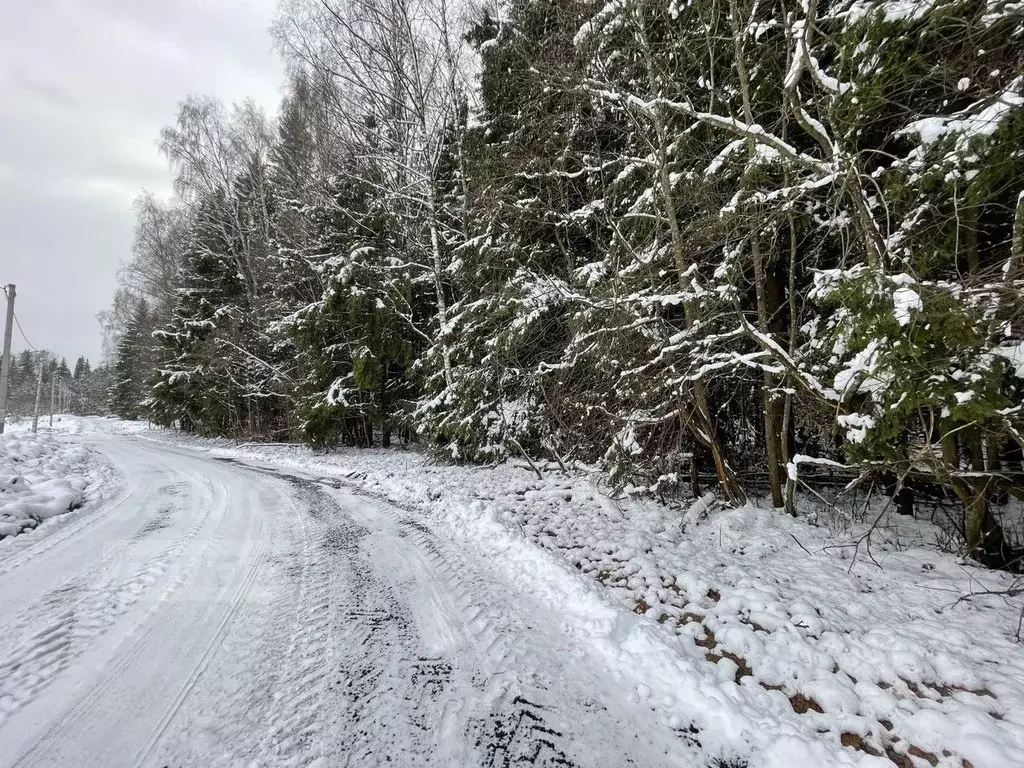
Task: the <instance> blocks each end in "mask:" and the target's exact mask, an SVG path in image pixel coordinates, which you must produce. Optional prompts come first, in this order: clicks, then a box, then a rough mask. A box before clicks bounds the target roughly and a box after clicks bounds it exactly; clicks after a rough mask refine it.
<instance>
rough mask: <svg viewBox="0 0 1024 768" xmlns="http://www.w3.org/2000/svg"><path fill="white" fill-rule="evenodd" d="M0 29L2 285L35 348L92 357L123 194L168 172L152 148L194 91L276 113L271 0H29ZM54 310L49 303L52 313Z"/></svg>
mask: <svg viewBox="0 0 1024 768" xmlns="http://www.w3.org/2000/svg"><path fill="white" fill-rule="evenodd" d="M8 5H9V6H10V7H5V9H4V23H3V24H2V25H0V93H2V94H3V98H2V99H0V281H2V282H8V281H14V282H17V283H19V285H18V296H19V299H18V310H19V315H20V317H21V319H22V322H23V323H24V325H25V330H26V332H28V333H29V335H30V337H31V338H32V341H33V342H34V343H35V344H37V345H42V346H47V347H51V348H53V349H55V350H56V351H57V352H59V353H60V354H64V355H67V356H73V355H78V354H82V353H86V354H90V355H91V356H93V357H96V356H98V352H99V329H98V325H97V324H96V323H95V321H94V319H93V316H94V315H95V313H96V312H98V311H100V310H102V309H104V308H105V307H106V305H107V304H108V302H109V300H110V297H111V294H112V292H113V288H114V278H115V275H116V271H117V267H118V264H119V263H120V262H121V261H122V260H123V259H125V258H127V257H128V255H129V249H130V247H131V239H132V226H133V216H132V208H131V202H132V199H133V198H134V196H135V195H136V194H137V193H138V192H139V191H141V189H142V188H143V187H145V188H147V189H150V190H151V191H153V192H155V193H157V194H165V193H166V191H167V190H169V188H170V183H171V178H170V174H169V172H168V171H167V169H166V164H165V163H164V161H163V158H161V157H160V155H159V153H158V151H157V148H156V138H157V135H158V133H159V130H160V128H161V127H162V126H164V125H166V124H168V123H171V122H173V121H174V119H175V117H176V114H177V105H178V103H179V102H181V101H182V100H183V99H185V97H186V96H188V95H190V94H193V93H203V94H211V95H213V96H216V97H218V98H221V99H223V100H225V101H228V102H230V101H241V100H242V99H244V98H247V97H252V98H254V99H255V100H256V101H257V102H258V103H260V104H261V105H263V106H264V107H266V108H267V109H268V111H273V109H274V108H275V107H276V105H277V101H278V97H279V89H280V85H281V81H282V78H283V76H282V67H281V66H280V64H279V62H278V61H277V60H276V58H275V57H274V55H273V54H272V53H271V40H270V36H269V35H268V34H267V31H266V30H267V28H268V27H269V25H270V23H271V21H272V19H273V15H274V9H275V0H259V1H256V0H215V1H213V2H210V0H174V2H167V3H159V2H150V1H149V0H88V2H82V1H81V0H36V1H35V2H31V3H10V4H8ZM54 307H59V308H60V311H59V312H55V311H53V308H54Z"/></svg>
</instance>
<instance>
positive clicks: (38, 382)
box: [32, 352, 46, 432]
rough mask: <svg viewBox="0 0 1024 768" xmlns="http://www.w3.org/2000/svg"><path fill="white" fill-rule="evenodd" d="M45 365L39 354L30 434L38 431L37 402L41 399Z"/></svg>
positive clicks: (44, 358)
mask: <svg viewBox="0 0 1024 768" xmlns="http://www.w3.org/2000/svg"><path fill="white" fill-rule="evenodd" d="M44 365H46V357H45V356H44V354H43V353H42V352H40V353H39V377H38V378H37V379H36V405H35V408H33V409H32V432H38V431H39V401H40V400H42V399H43V366H44Z"/></svg>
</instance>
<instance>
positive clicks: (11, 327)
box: [0, 283, 16, 434]
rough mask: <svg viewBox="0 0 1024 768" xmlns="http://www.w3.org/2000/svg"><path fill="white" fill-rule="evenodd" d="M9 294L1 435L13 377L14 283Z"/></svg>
mask: <svg viewBox="0 0 1024 768" xmlns="http://www.w3.org/2000/svg"><path fill="white" fill-rule="evenodd" d="M4 293H6V294H7V324H6V325H5V326H4V358H3V364H2V365H0V434H3V431H4V423H5V422H6V421H7V383H8V380H9V379H10V377H11V335H12V334H13V333H14V296H15V293H16V291H15V290H14V283H10V284H8V286H7V288H6V289H4Z"/></svg>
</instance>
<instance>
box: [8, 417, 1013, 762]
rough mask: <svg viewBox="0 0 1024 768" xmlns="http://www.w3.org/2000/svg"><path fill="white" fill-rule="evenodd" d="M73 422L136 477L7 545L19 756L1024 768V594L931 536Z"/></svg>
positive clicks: (898, 523) (574, 477)
mask: <svg viewBox="0 0 1024 768" xmlns="http://www.w3.org/2000/svg"><path fill="white" fill-rule="evenodd" d="M65 430H66V431H68V432H71V433H75V432H80V433H81V434H79V435H77V436H76V437H75V438H74V439H75V440H79V441H82V443H83V444H86V445H90V446H93V447H95V448H96V449H97V450H99V451H100V452H102V453H103V454H105V455H106V456H107V457H109V458H110V460H111V461H112V462H113V464H114V465H115V466H116V467H117V469H118V471H119V472H120V474H121V476H123V478H124V483H126V487H125V488H124V489H123V493H121V494H120V495H118V496H116V497H111V499H110V501H109V502H108V503H106V504H103V505H91V504H87V505H86V508H85V509H84V510H82V511H88V510H90V509H91V510H92V511H91V512H90V515H89V516H88V517H87V518H86V519H83V522H81V523H75V524H74V525H73V526H67V527H66V528H64V529H61V530H60V531H59V533H58V534H57V535H47V534H46V529H47V528H48V527H49V526H50V525H51V524H52V522H54V521H51V523H47V524H45V525H42V526H40V527H39V529H38V530H36V531H33V532H31V533H29V534H27V535H24V536H19V537H15V538H14V539H13V541H19V540H24V541H26V542H30V543H31V542H34V543H32V546H29V547H27V548H25V547H22V548H19V549H18V550H17V551H16V552H13V554H12V553H9V552H6V551H5V550H4V545H5V544H8V543H9V542H10V541H12V540H8V541H4V542H0V657H2V658H0V766H3V765H13V764H17V765H71V764H73V765H81V766H86V765H123V764H130V765H153V766H157V765H175V766H199V765H202V766H254V765H256V766H260V765H265V766H278V765H303V766H305V765H351V766H368V765H382V764H385V763H387V764H391V765H409V766H413V765H415V766H420V765H435V766H515V765H538V766H555V765H561V766H565V765H570V766H578V767H579V768H589V767H590V766H596V765H602V766H609V768H610V767H612V766H628V765H633V766H661V765H665V766H694V767H695V768H704V767H705V766H751V767H754V766H757V767H761V766H765V767H766V768H767V767H768V766H779V768H782V767H783V766H785V768H799V767H802V766H807V767H808V768H811V767H813V768H820V767H822V766H853V765H861V766H885V765H889V766H891V765H893V764H896V765H899V766H921V767H922V768H923V767H924V766H928V765H941V766H955V767H956V768H963V767H964V766H973V768H984V767H990V768H1004V767H1006V768H1009V767H1010V766H1018V765H1024V645H1022V644H1019V643H1017V642H1016V638H1015V633H1016V631H1017V624H1018V617H1019V615H1020V610H1021V598H1020V597H1019V596H1015V597H1011V596H1008V595H1001V594H986V593H997V592H1002V591H1005V590H1008V589H1015V588H1016V583H1015V582H1014V581H1013V580H1012V578H1011V577H1009V576H1007V575H1005V574H998V573H992V572H988V571H984V570H981V569H978V568H975V567H973V566H972V565H970V564H968V563H964V562H961V561H959V560H958V559H956V558H955V557H953V556H952V555H948V554H943V553H941V552H940V551H938V549H937V548H936V547H935V546H934V545H933V538H934V537H935V536H937V535H939V532H938V531H936V530H935V529H932V528H931V527H930V525H928V524H925V523H922V522H919V521H910V522H907V521H906V520H899V519H896V520H891V521H890V520H885V521H883V522H884V523H885V525H884V526H883V527H882V528H881V529H880V530H877V531H876V532H875V535H874V536H873V538H872V546H871V554H870V556H869V555H868V554H867V552H866V547H865V545H864V543H863V542H862V543H861V546H860V547H859V550H858V551H857V552H856V553H855V551H854V549H855V548H854V546H853V545H854V543H855V542H856V541H857V540H858V537H859V536H860V534H861V533H862V532H863V529H862V528H860V527H858V526H853V527H851V528H848V529H846V530H844V531H842V532H840V531H838V530H837V529H836V528H834V527H830V526H827V525H822V526H820V527H815V526H812V525H810V524H809V523H807V522H806V521H795V520H792V519H790V518H788V517H785V516H784V515H781V514H778V513H774V512H771V511H768V510H764V509H758V508H756V507H746V508H743V509H738V510H721V509H717V510H710V511H709V512H708V513H707V514H702V513H701V510H700V506H699V505H696V506H694V507H693V508H692V509H691V511H690V512H689V513H687V514H683V512H685V510H673V509H670V508H668V507H666V506H663V505H661V504H658V503H655V502H653V501H651V500H649V499H640V498H633V497H626V498H615V497H613V496H612V495H610V494H609V493H608V491H607V489H606V488H604V487H602V485H601V484H600V483H598V482H596V480H595V479H594V478H593V477H589V476H587V475H584V474H578V473H577V474H566V473H561V472H559V471H557V470H556V469H555V468H552V467H546V468H544V478H543V479H538V478H537V477H536V475H535V474H533V472H532V471H531V470H530V469H529V468H522V467H518V466H515V465H504V466H499V467H494V468H473V467H453V466H448V465H442V464H434V463H432V462H430V461H429V460H427V459H426V458H425V457H424V456H422V455H421V454H419V453H416V452H413V451H401V450H390V451H365V450H363V451H359V450H350V451H341V452H337V453H333V454H328V455H315V454H313V453H311V452H310V451H308V450H306V449H304V448H301V447H296V446H280V445H241V446H238V445H233V444H230V443H228V442H226V441H204V440H198V439H194V438H188V437H184V436H181V435H178V434H177V433H174V432H169V431H162V430H148V429H146V427H145V425H138V424H125V423H119V422H111V421H107V420H88V421H82V422H80V423H78V424H77V425H76V424H69V425H67V426H66V427H65ZM65 439H71V438H65ZM104 485H105V486H107V487H109V488H117V487H119V486H118V484H117V482H115V481H113V480H110V481H109V482H107V483H105V484H104ZM82 511H80V512H76V513H72V515H67V516H64V517H67V518H70V517H72V516H73V515H78V514H80V513H81V512H82ZM86 520H87V522H88V524H86ZM855 554H856V556H855ZM964 596H970V597H968V599H964V600H961V599H960V598H961V597H964Z"/></svg>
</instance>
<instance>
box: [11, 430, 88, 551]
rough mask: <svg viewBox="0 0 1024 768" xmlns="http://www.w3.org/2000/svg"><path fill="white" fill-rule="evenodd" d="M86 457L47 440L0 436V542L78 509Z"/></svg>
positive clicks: (82, 495)
mask: <svg viewBox="0 0 1024 768" xmlns="http://www.w3.org/2000/svg"><path fill="white" fill-rule="evenodd" d="M88 462H89V451H88V449H86V448H83V447H82V446H81V445H73V444H68V443H62V442H59V441H58V440H56V439H55V438H54V437H53V436H52V435H48V434H33V433H31V432H19V431H15V432H5V433H4V434H0V539H3V538H5V537H7V536H15V535H17V534H19V533H23V532H24V531H27V530H30V529H33V528H35V527H36V526H37V525H39V524H40V523H41V522H42V521H44V520H48V519H49V518H51V517H55V516H57V515H61V514H64V513H65V512H69V511H71V510H73V509H76V508H77V507H79V506H80V505H81V504H82V503H83V501H84V499H85V490H86V487H87V485H88V479H87V468H88Z"/></svg>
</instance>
